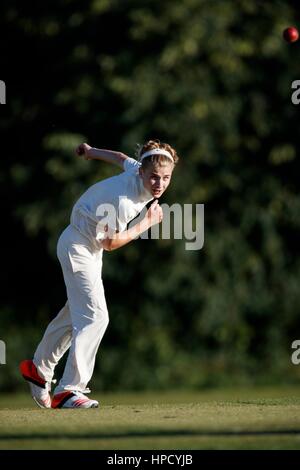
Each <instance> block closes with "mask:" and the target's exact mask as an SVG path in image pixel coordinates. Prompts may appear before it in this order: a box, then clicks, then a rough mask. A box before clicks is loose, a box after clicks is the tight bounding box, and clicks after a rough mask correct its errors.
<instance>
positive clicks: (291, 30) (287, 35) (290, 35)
mask: <svg viewBox="0 0 300 470" xmlns="http://www.w3.org/2000/svg"><path fill="white" fill-rule="evenodd" d="M283 37H284V39H285V40H286V41H287V42H296V41H297V40H298V39H299V31H298V29H297V28H295V26H289V27H288V28H286V29H285V30H284V31H283Z"/></svg>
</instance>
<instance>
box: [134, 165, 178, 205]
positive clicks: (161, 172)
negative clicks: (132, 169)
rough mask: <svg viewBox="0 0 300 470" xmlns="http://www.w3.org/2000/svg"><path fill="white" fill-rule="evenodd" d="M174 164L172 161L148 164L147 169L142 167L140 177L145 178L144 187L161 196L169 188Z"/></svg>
mask: <svg viewBox="0 0 300 470" xmlns="http://www.w3.org/2000/svg"><path fill="white" fill-rule="evenodd" d="M173 169H174V165H173V163H172V162H170V163H167V164H164V165H163V166H159V165H152V164H150V165H148V166H147V167H146V168H145V169H143V168H140V177H141V178H142V180H143V185H144V188H145V189H147V190H148V191H149V193H151V194H152V196H153V197H155V198H159V197H160V196H161V195H162V194H163V193H164V192H165V190H166V189H167V187H168V186H169V184H170V182H171V177H172V172H173Z"/></svg>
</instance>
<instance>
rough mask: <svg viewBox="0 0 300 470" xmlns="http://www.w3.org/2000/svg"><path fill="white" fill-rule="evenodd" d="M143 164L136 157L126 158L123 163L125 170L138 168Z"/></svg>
mask: <svg viewBox="0 0 300 470" xmlns="http://www.w3.org/2000/svg"><path fill="white" fill-rule="evenodd" d="M140 166H141V163H140V162H138V161H137V160H135V159H134V158H130V157H128V158H126V160H124V163H123V168H124V171H130V170H133V169H135V170H137V169H138V168H139V167H140Z"/></svg>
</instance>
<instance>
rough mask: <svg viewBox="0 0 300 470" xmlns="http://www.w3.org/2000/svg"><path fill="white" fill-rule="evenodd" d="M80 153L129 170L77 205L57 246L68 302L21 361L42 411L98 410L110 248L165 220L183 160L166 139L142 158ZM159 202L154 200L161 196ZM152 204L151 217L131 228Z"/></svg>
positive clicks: (86, 149)
mask: <svg viewBox="0 0 300 470" xmlns="http://www.w3.org/2000/svg"><path fill="white" fill-rule="evenodd" d="M76 153H77V154H78V155H83V156H84V158H85V159H86V160H102V161H105V162H109V163H113V164H116V165H117V166H119V167H120V168H122V170H124V171H123V172H122V173H120V174H119V175H116V176H113V177H111V178H108V179H106V180H103V181H100V182H98V183H96V184H94V185H93V186H91V187H90V188H89V189H88V190H87V191H86V192H85V193H84V194H83V195H82V196H81V197H80V198H79V199H78V201H77V202H76V204H75V205H74V207H73V210H72V214H71V219H70V225H68V226H67V228H66V229H65V230H64V231H63V232H62V234H61V236H60V238H59V240H58V244H57V256H58V259H59V261H60V264H61V267H62V271H63V277H64V281H65V285H66V290H67V302H66V304H65V305H64V307H63V308H62V309H61V310H60V312H59V313H58V314H57V316H56V317H55V318H54V319H53V320H52V321H51V323H50V324H49V325H48V327H47V329H46V331H45V333H44V336H43V338H42V340H41V342H40V344H39V345H38V347H37V350H36V351H35V354H34V358H33V360H24V361H22V362H21V364H20V371H21V374H22V376H23V377H24V378H25V379H26V380H27V381H28V383H29V386H30V391H31V395H32V397H33V399H34V400H35V402H36V403H37V404H38V405H39V406H40V407H42V408H97V407H98V405H99V404H98V402H97V401H96V400H91V399H90V398H88V397H87V396H86V395H85V394H86V393H89V392H90V390H89V389H88V388H87V384H88V382H89V381H90V379H91V377H92V374H93V370H94V365H95V358H96V353H97V350H98V347H99V345H100V342H101V340H102V337H103V335H104V333H105V330H106V328H107V325H108V311H107V306H106V301H105V294H104V287H103V283H102V276H101V271H102V254H103V250H105V251H111V250H116V249H117V248H121V247H122V246H124V245H126V244H127V243H129V242H130V241H132V240H134V239H135V238H137V237H139V235H141V234H142V233H143V232H145V231H146V230H148V229H149V228H150V227H151V226H152V225H155V224H157V223H160V222H161V221H162V217H163V213H162V209H161V207H160V206H159V204H158V199H159V198H160V196H161V195H162V194H163V193H164V191H165V190H166V189H167V187H168V186H169V184H170V181H171V177H172V172H173V169H174V167H175V165H176V163H177V161H178V156H177V153H176V151H175V150H174V149H173V148H172V147H171V146H170V145H168V144H166V143H160V142H159V141H157V140H150V141H148V142H146V143H145V144H144V145H143V146H140V148H139V152H138V160H135V159H133V158H130V157H128V156H127V155H125V154H123V153H120V152H115V151H111V150H101V149H97V148H93V147H90V146H89V145H88V144H86V143H83V144H80V145H79V146H78V147H77V149H76ZM153 200H154V201H153ZM151 201H153V202H152V204H151V206H150V207H149V209H148V211H147V212H146V215H145V217H144V218H143V219H142V220H141V221H140V222H139V223H136V224H135V225H134V226H132V227H130V228H128V227H127V225H128V223H129V222H130V221H131V220H133V219H134V218H135V217H136V216H137V215H138V214H139V213H140V212H141V211H142V209H143V208H144V207H145V206H146V205H147V204H148V203H149V202H151ZM68 349H69V354H68V358H67V362H66V365H65V369H64V373H63V376H62V378H61V380H60V381H59V383H58V384H57V386H56V388H55V390H54V393H53V397H52V399H51V397H50V390H51V382H52V378H53V374H54V369H55V367H56V365H57V364H58V361H59V360H60V359H61V358H62V356H63V355H64V353H65V352H66V351H67V350H68Z"/></svg>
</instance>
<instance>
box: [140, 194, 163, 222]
mask: <svg viewBox="0 0 300 470" xmlns="http://www.w3.org/2000/svg"><path fill="white" fill-rule="evenodd" d="M163 216H164V214H163V211H162V208H161V207H160V205H159V204H158V200H156V201H154V202H153V203H152V204H151V206H150V207H149V209H148V210H147V213H146V215H145V219H146V221H147V225H149V227H151V226H152V225H155V224H159V223H160V222H161V221H162V219H163Z"/></svg>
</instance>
